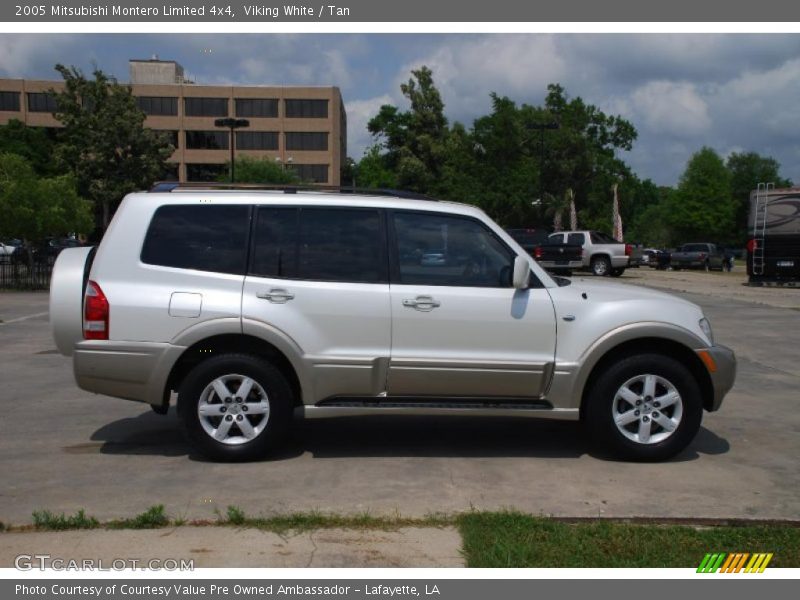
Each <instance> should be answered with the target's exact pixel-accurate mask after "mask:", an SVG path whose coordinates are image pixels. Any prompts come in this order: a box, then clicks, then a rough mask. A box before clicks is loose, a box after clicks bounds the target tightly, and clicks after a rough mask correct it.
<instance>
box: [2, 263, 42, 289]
mask: <svg viewBox="0 0 800 600" xmlns="http://www.w3.org/2000/svg"><path fill="white" fill-rule="evenodd" d="M52 273H53V265H51V264H38V263H34V265H33V268H31V267H29V266H28V265H27V264H19V263H9V262H0V290H46V289H48V288H49V287H50V276H51V275H52Z"/></svg>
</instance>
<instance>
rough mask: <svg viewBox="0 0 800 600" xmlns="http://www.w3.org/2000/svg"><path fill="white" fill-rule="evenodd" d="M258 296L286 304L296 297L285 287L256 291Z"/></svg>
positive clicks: (274, 302) (275, 302)
mask: <svg viewBox="0 0 800 600" xmlns="http://www.w3.org/2000/svg"><path fill="white" fill-rule="evenodd" d="M256 298H261V299H262V300H269V301H270V302H272V303H273V304H286V303H287V302H288V301H289V300H292V299H293V298H294V294H292V293H291V292H289V291H287V290H284V289H279V288H274V289H271V290H270V291H268V292H256Z"/></svg>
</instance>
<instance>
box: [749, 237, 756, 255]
mask: <svg viewBox="0 0 800 600" xmlns="http://www.w3.org/2000/svg"><path fill="white" fill-rule="evenodd" d="M756 248H758V242H757V241H756V240H754V239H752V240H748V242H747V251H748V252H750V253H752V252H753V250H755V249H756Z"/></svg>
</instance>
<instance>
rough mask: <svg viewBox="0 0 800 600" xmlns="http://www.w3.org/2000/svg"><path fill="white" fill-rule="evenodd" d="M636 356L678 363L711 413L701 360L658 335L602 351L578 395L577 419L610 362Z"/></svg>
mask: <svg viewBox="0 0 800 600" xmlns="http://www.w3.org/2000/svg"><path fill="white" fill-rule="evenodd" d="M637 354H661V355H663V356H667V357H670V358H673V359H676V360H678V361H679V362H680V363H681V364H683V365H684V366H685V367H686V368H687V369H689V371H690V372H691V374H692V375H693V376H694V378H695V380H696V381H697V383H698V385H699V386H700V393H701V396H702V400H703V408H705V409H706V410H711V407H712V406H713V402H714V387H713V383H712V381H711V376H710V375H709V374H708V371H707V370H706V368H705V366H704V365H703V361H702V360H701V359H700V357H699V356H698V355H697V353H696V352H695V351H694V350H692V348H690V347H689V346H688V345H686V344H685V343H682V342H681V341H678V340H675V339H670V338H668V337H660V336H646V337H637V338H633V339H628V340H625V341H621V342H619V343H617V344H615V345H612V346H611V347H610V348H607V349H604V350H603V352H602V353H601V354H600V356H598V357H597V359H596V360H595V361H594V362H593V364H592V365H591V366H590V367H589V368H588V372H587V373H585V380H584V382H583V386H582V388H581V395H580V416H581V418H583V416H584V412H585V407H586V401H587V398H588V396H589V392H590V391H591V389H592V386H593V385H594V383H595V382H596V381H597V379H598V378H599V377H600V375H601V374H602V373H603V371H604V370H605V369H606V368H607V367H608V366H609V365H610V364H612V363H614V362H617V361H619V360H621V359H623V358H627V357H629V356H635V355H637Z"/></svg>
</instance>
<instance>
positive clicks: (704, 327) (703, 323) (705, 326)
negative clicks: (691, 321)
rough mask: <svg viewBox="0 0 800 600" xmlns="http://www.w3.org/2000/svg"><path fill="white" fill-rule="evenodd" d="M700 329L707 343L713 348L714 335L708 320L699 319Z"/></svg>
mask: <svg viewBox="0 0 800 600" xmlns="http://www.w3.org/2000/svg"><path fill="white" fill-rule="evenodd" d="M700 329H702V330H703V333H705V334H706V337H707V338H708V341H709V342H710V343H711V345H712V346H713V345H714V334H713V333H712V332H711V323H709V322H708V319H706V318H705V317H703V318H702V319H700Z"/></svg>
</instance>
